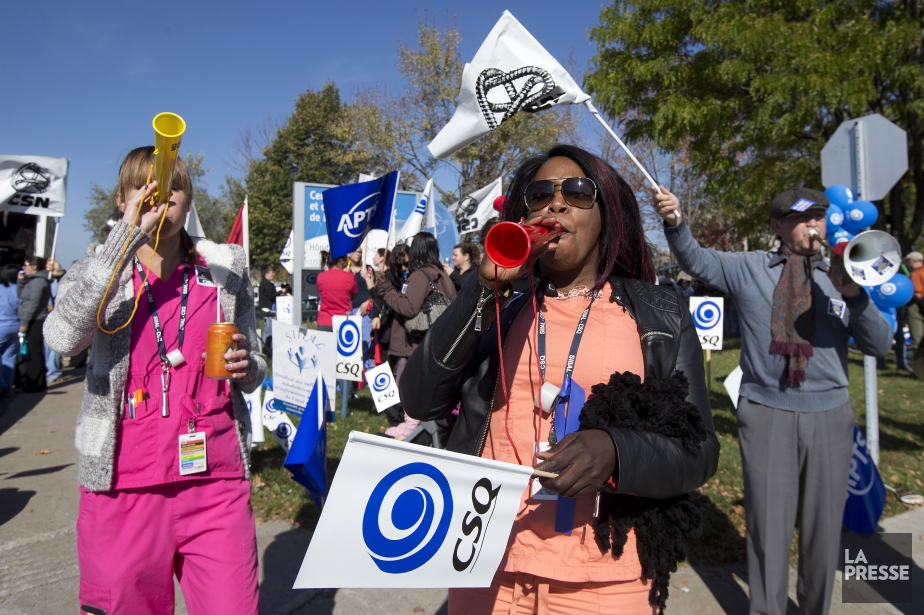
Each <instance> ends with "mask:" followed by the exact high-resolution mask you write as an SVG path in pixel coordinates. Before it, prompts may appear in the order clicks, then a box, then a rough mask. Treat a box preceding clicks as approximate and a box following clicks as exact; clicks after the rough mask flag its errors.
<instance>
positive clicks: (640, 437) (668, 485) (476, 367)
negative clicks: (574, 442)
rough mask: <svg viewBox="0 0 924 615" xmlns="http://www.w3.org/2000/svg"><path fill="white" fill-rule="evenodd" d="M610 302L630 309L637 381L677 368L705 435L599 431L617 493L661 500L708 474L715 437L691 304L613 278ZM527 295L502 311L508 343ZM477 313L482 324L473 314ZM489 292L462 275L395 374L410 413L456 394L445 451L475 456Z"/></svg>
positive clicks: (480, 432) (492, 365) (491, 342)
mask: <svg viewBox="0 0 924 615" xmlns="http://www.w3.org/2000/svg"><path fill="white" fill-rule="evenodd" d="M609 282H610V284H611V285H612V288H613V293H612V296H611V298H610V300H611V301H617V302H618V303H619V304H620V305H622V306H623V307H625V308H626V310H628V312H629V314H630V315H631V316H632V318H633V319H634V320H635V321H636V323H637V324H638V331H639V335H640V337H641V339H642V355H643V358H644V363H645V379H646V380H647V379H650V378H666V377H668V376H670V375H671V374H672V373H673V372H674V370H682V371H683V372H684V374H685V375H686V377H687V379H688V380H689V382H690V394H689V395H688V397H687V399H688V400H689V401H690V402H691V403H693V404H694V405H695V406H696V407H697V408H699V411H700V414H701V415H702V418H703V424H704V425H705V427H706V433H707V437H706V440H705V441H704V442H702V443H701V444H700V447H699V450H698V451H697V452H696V454H691V453H690V452H688V451H686V450H685V449H684V448H683V446H681V444H680V441H679V440H677V439H674V438H670V437H666V436H661V435H658V434H654V433H649V432H644V431H636V430H629V429H615V428H612V429H607V431H608V432H609V434H610V436H612V438H613V442H614V444H615V445H616V452H617V468H616V469H615V473H616V478H617V485H618V486H617V492H618V493H626V494H630V495H636V496H641V497H647V498H655V499H665V498H671V497H676V496H679V495H682V494H684V493H689V492H691V491H693V490H695V489H696V488H697V487H699V486H701V485H703V484H704V483H705V482H706V481H707V480H709V478H711V477H712V475H713V474H715V471H716V467H717V466H718V461H719V442H718V440H717V439H716V437H715V427H714V425H713V422H712V410H711V408H710V406H709V396H708V393H707V391H706V381H705V375H704V372H703V352H702V347H701V346H700V343H699V338H698V337H697V334H696V329H695V328H694V326H693V322H692V319H691V317H690V312H689V309H688V308H687V306H686V304H685V303H684V302H682V301H678V300H677V295H676V293H675V292H674V291H673V289H667V290H665V289H663V288H661V287H658V286H655V285H652V284H647V283H645V282H641V281H639V280H631V279H625V278H619V277H615V276H614V277H611V278H610V280H609ZM530 304H531V301H530V297H529V295H528V294H522V295H519V296H515V297H514V298H513V299H511V300H510V302H509V303H508V304H507V305H506V306H504V309H503V311H502V312H501V334H502V337H503V340H504V343H506V338H507V334H508V332H509V331H510V327H511V325H512V324H513V322H514V321H515V319H516V317H517V316H518V315H519V314H520V312H521V311H522V310H523V309H524V308H525V307H526V306H527V305H530ZM479 315H480V318H481V331H476V330H475V321H476V319H477V318H478V317H479ZM494 315H495V309H494V294H493V291H491V290H488V289H487V288H485V287H484V286H483V285H482V284H481V283H480V282H479V281H478V278H477V276H471V277H470V279H468V280H467V281H466V283H465V284H464V285H463V287H462V289H461V290H460V291H459V296H458V297H456V299H455V301H453V302H452V304H451V305H450V306H449V309H448V310H447V311H446V312H445V313H444V314H443V315H442V316H441V317H440V318H439V320H437V321H436V322H435V323H433V326H432V327H431V329H430V331H429V332H428V334H427V336H426V338H425V339H424V341H423V343H421V344H420V346H419V347H418V348H417V349H416V350H415V351H414V353H413V354H412V355H411V357H410V359H409V360H408V364H407V366H406V367H405V369H404V373H403V374H402V376H401V383H400V390H401V403H402V405H403V406H404V410H405V412H406V413H407V414H408V415H410V416H412V417H413V418H416V419H421V420H433V419H439V418H443V417H445V416H447V415H448V414H449V413H450V412H452V410H453V409H454V408H455V406H456V404H457V403H458V402H459V400H460V399H461V400H462V407H461V411H460V412H459V418H458V420H457V421H456V425H455V427H454V428H453V431H452V434H451V435H450V437H449V442H448V444H447V446H446V448H447V449H448V450H451V451H456V452H460V453H466V454H469V455H476V456H478V455H481V451H482V448H483V447H484V442H485V438H486V437H487V434H488V426H489V423H490V421H491V414H492V413H491V406H492V403H493V400H494V393H495V380H496V379H497V377H498V366H499V364H498V353H497V330H496V329H495V328H494V320H495V316H494Z"/></svg>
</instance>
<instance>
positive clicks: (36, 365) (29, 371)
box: [16, 320, 48, 393]
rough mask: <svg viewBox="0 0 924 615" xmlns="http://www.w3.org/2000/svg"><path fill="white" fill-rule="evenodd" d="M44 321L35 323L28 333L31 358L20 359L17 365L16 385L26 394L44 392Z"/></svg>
mask: <svg viewBox="0 0 924 615" xmlns="http://www.w3.org/2000/svg"><path fill="white" fill-rule="evenodd" d="M44 324H45V321H44V320H36V321H33V322H32V324H30V325H29V329H28V331H26V339H27V340H29V356H28V357H20V358H19V363H18V364H17V365H16V384H17V385H18V386H19V387H20V388H21V389H22V390H23V391H25V392H26V393H36V392H38V391H44V390H45V389H46V388H47V386H48V384H47V383H46V381H45V374H46V371H45V336H44V335H43V334H42V325H44Z"/></svg>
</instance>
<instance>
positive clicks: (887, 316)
mask: <svg viewBox="0 0 924 615" xmlns="http://www.w3.org/2000/svg"><path fill="white" fill-rule="evenodd" d="M879 313H880V314H882V317H883V318H885V319H886V322H887V323H889V327H891V328H892V335H895V332H896V331H898V321H897V320H895V316H893V315H892V314H890V313H889V312H879Z"/></svg>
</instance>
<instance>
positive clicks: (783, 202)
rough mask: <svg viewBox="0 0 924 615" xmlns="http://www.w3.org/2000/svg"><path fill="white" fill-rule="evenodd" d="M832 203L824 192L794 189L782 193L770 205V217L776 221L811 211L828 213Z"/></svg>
mask: <svg viewBox="0 0 924 615" xmlns="http://www.w3.org/2000/svg"><path fill="white" fill-rule="evenodd" d="M830 204H831V203H830V202H829V201H828V197H826V196H825V193H824V192H819V191H818V190H812V189H811V188H794V189H793V190H787V191H786V192H783V193H780V194H778V195H777V197H776V198H775V199H773V203H772V204H771V205H770V217H771V218H774V219H776V220H779V219H780V218H785V217H786V216H788V215H790V214H800V213H802V212H804V211H808V210H810V209H820V210H821V211H826V210H827V209H828V206H829V205H830Z"/></svg>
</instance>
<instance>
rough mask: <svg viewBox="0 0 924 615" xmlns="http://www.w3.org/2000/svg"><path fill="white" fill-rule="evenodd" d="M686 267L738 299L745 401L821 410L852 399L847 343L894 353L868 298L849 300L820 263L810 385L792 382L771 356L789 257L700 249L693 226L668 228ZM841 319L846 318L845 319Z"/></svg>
mask: <svg viewBox="0 0 924 615" xmlns="http://www.w3.org/2000/svg"><path fill="white" fill-rule="evenodd" d="M664 234H665V235H666V236H667V243H668V244H669V245H670V249H671V252H673V253H674V255H675V256H676V257H677V262H678V263H679V264H680V267H681V268H682V269H683V270H684V271H686V272H687V273H689V274H690V275H692V276H693V277H695V278H699V279H700V280H703V281H704V282H706V283H707V284H709V285H710V286H713V287H714V288H717V289H719V290H720V291H722V292H723V293H726V294H729V295H732V296H733V297H734V299H735V304H736V305H737V307H738V318H739V320H740V323H741V371H742V372H744V374H743V376H742V379H741V389H740V395H741V397H745V398H747V399H749V400H751V401H754V402H757V403H759V404H763V405H765V406H770V407H772V408H779V409H781V410H790V411H794V412H820V411H823V410H830V409H832V408H836V407H837V406H840V405H842V404H844V403H846V402H847V401H849V396H848V394H847V381H848V376H847V343H848V340H849V339H850V337H851V335H852V336H853V338H854V341H855V342H856V344H857V346H858V347H859V348H860V350H862V351H863V352H864V353H865V354H868V355H872V356H877V357H881V356H884V355H885V354H886V353H887V352H888V351H889V349H890V348H891V347H892V329H891V327H890V326H889V324H888V323H887V322H886V320H885V318H883V317H882V314H880V313H879V310H878V309H877V308H876V305H875V304H874V303H873V302H872V301H871V300H870V298H869V295H868V294H867V293H866V292H861V293H860V295H859V296H857V297H855V298H853V299H845V298H843V297H842V296H841V294H840V293H839V292H837V290H835V288H834V284H832V283H831V280H830V278H828V274H827V273H826V269H827V264H826V263H825V262H824V261H816V265H815V268H814V270H813V273H814V276H813V278H814V284H813V285H812V290H813V294H814V296H813V299H814V305H815V343H814V350H815V352H814V356H813V357H812V358H810V359H809V362H808V367H807V368H806V374H805V375H806V381H805V382H804V383H803V384H801V385H799V386H788V385H787V383H786V376H785V374H786V363H785V359H784V358H783V357H781V356H778V355H771V354H770V313H771V310H772V308H773V291H774V290H775V289H776V285H777V282H779V280H780V275H781V274H782V271H783V267H784V266H785V261H786V256H785V255H784V254H782V253H781V252H778V251H771V252H763V251H760V250H758V251H754V252H736V253H728V252H717V251H716V250H709V249H705V248H702V247H700V245H699V244H698V243H696V240H695V239H693V235H692V234H691V233H690V229H689V227H687V224H686V222H684V221H681V223H680V224H678V225H677V226H675V227H669V226H665V227H664ZM838 314H839V315H838Z"/></svg>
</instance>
